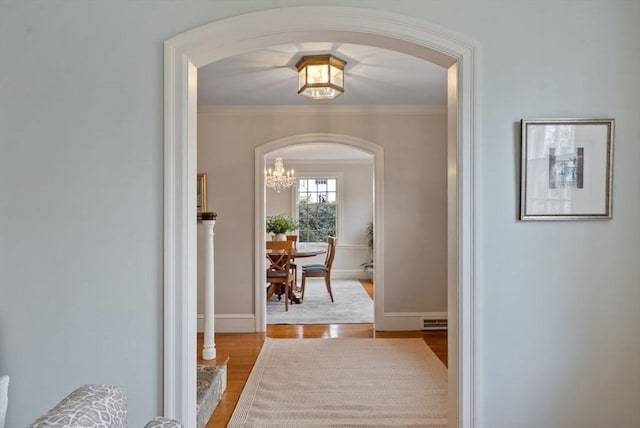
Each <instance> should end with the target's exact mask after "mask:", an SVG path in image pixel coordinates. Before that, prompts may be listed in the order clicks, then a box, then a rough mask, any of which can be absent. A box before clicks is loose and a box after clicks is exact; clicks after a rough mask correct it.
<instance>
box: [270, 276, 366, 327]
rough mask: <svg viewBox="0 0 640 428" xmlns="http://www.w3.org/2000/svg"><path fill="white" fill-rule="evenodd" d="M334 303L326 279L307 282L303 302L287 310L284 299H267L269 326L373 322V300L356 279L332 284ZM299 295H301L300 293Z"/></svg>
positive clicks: (311, 279)
mask: <svg viewBox="0 0 640 428" xmlns="http://www.w3.org/2000/svg"><path fill="white" fill-rule="evenodd" d="M331 291H332V292H333V300H334V302H333V303H331V298H330V297H329V293H327V288H326V287H325V285H324V279H316V278H310V279H307V284H306V290H305V291H304V301H303V302H302V303H301V304H293V305H291V304H290V305H289V311H288V312H285V310H284V298H283V300H278V299H277V297H276V296H275V295H274V296H272V297H271V299H269V300H267V324H358V323H372V322H373V300H371V298H370V297H369V295H368V294H367V292H366V291H365V290H364V288H362V284H360V282H359V281H357V280H333V281H331ZM298 294H299V293H298Z"/></svg>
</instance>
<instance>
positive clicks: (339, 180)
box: [291, 172, 344, 245]
mask: <svg viewBox="0 0 640 428" xmlns="http://www.w3.org/2000/svg"><path fill="white" fill-rule="evenodd" d="M305 179H306V180H308V179H317V180H327V179H334V180H336V245H337V244H339V243H341V242H342V239H341V238H340V235H341V233H340V231H341V230H342V213H343V211H344V198H343V193H344V192H343V183H344V173H342V172H304V173H299V172H296V185H295V191H294V192H292V194H291V212H292V213H293V215H294V218H295V219H296V221H299V212H298V197H299V195H298V191H299V185H300V180H305ZM324 243H326V241H322V242H302V243H301V244H302V245H313V244H324Z"/></svg>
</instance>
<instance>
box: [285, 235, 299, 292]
mask: <svg viewBox="0 0 640 428" xmlns="http://www.w3.org/2000/svg"><path fill="white" fill-rule="evenodd" d="M287 241H291V242H292V243H293V249H294V250H295V249H296V248H297V247H298V235H287ZM292 260H295V259H292ZM289 266H290V267H291V272H292V273H293V285H294V286H295V285H297V284H298V265H296V264H295V263H294V262H293V261H291V262H290V263H289Z"/></svg>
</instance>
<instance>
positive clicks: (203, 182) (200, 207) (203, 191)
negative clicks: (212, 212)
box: [196, 174, 207, 218]
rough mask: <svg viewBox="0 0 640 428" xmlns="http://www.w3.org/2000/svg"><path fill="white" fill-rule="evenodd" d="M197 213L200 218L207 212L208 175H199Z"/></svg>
mask: <svg viewBox="0 0 640 428" xmlns="http://www.w3.org/2000/svg"><path fill="white" fill-rule="evenodd" d="M196 201H197V210H196V211H197V213H198V218H200V217H201V214H202V213H203V212H206V211H207V174H198V194H197V197H196Z"/></svg>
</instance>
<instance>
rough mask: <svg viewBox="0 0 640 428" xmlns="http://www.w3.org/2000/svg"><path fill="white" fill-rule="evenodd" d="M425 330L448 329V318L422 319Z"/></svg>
mask: <svg viewBox="0 0 640 428" xmlns="http://www.w3.org/2000/svg"><path fill="white" fill-rule="evenodd" d="M422 322H423V326H422V329H423V330H446V329H447V320H446V319H424V320H422Z"/></svg>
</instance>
